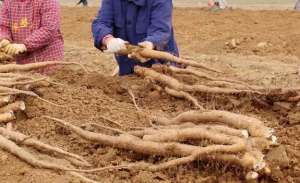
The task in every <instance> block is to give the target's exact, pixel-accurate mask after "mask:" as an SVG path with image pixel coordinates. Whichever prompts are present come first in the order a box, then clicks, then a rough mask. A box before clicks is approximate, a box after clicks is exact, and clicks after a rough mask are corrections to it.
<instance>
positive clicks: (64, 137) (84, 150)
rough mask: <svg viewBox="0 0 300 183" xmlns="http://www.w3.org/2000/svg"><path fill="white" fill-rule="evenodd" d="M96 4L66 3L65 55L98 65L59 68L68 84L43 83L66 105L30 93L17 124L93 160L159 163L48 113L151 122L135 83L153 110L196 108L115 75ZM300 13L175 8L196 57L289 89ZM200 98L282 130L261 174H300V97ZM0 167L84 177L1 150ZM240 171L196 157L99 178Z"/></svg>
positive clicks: (32, 174) (7, 182)
mask: <svg viewBox="0 0 300 183" xmlns="http://www.w3.org/2000/svg"><path fill="white" fill-rule="evenodd" d="M96 11H97V9H96V8H63V32H64V35H65V42H66V49H65V56H66V58H65V60H66V61H76V62H80V63H83V64H84V65H85V66H86V67H87V68H88V69H89V70H90V71H91V73H89V74H86V73H84V72H83V71H81V70H80V69H79V68H77V67H64V68H63V69H61V70H60V71H58V72H57V73H56V74H54V75H53V76H51V77H52V78H53V79H54V81H56V82H60V83H62V84H63V86H60V85H57V86H52V87H49V88H42V89H39V91H38V92H39V93H41V94H42V95H43V97H44V98H46V99H48V100H51V101H52V102H55V103H57V104H61V105H64V106H65V108H58V107H54V106H49V104H46V103H43V102H41V101H38V100H36V99H32V98H27V99H26V100H27V103H28V105H27V110H26V112H25V113H23V114H20V115H19V119H18V120H17V121H16V123H15V127H16V130H18V131H21V132H23V133H25V134H28V135H30V136H32V137H35V138H38V139H40V140H41V141H43V142H46V143H49V144H51V145H54V146H58V147H61V148H63V149H65V150H68V151H70V152H73V153H77V154H79V155H82V156H84V158H86V159H87V160H88V161H89V162H91V163H92V164H93V165H94V166H95V167H103V166H106V165H114V164H120V163H125V162H134V161H138V160H144V161H149V162H153V161H156V160H157V157H145V156H140V155H138V154H135V153H132V152H128V151H123V150H117V149H113V148H110V147H105V146H100V145H98V144H93V143H90V142H86V141H83V140H82V139H80V138H78V137H77V136H76V135H74V134H72V133H70V131H68V130H66V129H65V128H62V127H60V126H58V125H56V124H54V123H53V122H50V121H49V120H45V119H44V118H42V116H43V115H49V116H53V117H57V118H61V119H64V120H66V121H70V122H72V123H74V124H76V125H81V124H84V123H88V122H95V123H99V124H105V125H109V126H113V124H111V123H109V122H107V121H105V120H103V118H102V117H108V118H110V119H113V120H115V121H117V122H119V123H121V124H122V125H123V126H124V129H126V128H130V127H133V126H134V127H137V126H147V125H148V123H147V120H146V119H144V118H142V117H140V116H139V115H138V114H137V112H136V110H135V108H134V105H133V104H132V101H131V98H130V96H129V94H128V93H127V91H126V89H124V88H126V87H127V86H131V87H132V86H136V87H134V88H135V89H134V90H133V92H134V94H135V95H136V97H137V103H138V105H139V107H140V108H143V109H145V110H149V111H151V112H153V113H155V114H157V113H159V114H162V115H166V116H174V115H175V114H177V113H179V112H182V111H186V110H189V109H191V108H193V107H192V106H191V105H190V103H189V102H187V101H184V100H179V99H175V98H172V97H169V96H168V95H166V94H163V93H162V94H160V93H158V92H155V91H152V90H151V89H150V88H149V87H148V86H147V84H145V81H144V80H143V79H141V78H138V77H136V76H128V77H123V78H119V77H110V76H109V74H110V72H111V71H112V70H113V68H114V66H115V63H114V61H113V58H112V56H111V55H108V54H103V53H101V52H99V51H97V50H96V49H94V48H93V46H92V42H91V34H90V25H91V21H92V19H93V17H94V15H95V14H96ZM299 18H300V14H298V13H295V12H291V11H246V10H228V11H224V12H218V13H213V12H209V11H207V10H205V9H176V10H175V17H174V24H175V31H176V37H177V40H178V44H179V46H180V50H181V54H182V55H183V56H186V57H192V58H195V59H197V60H199V61H201V62H203V63H206V64H209V65H211V66H213V67H216V68H219V69H221V70H223V71H225V72H226V75H228V76H231V77H235V78H239V79H241V80H243V81H247V82H249V83H252V84H257V85H261V86H265V87H269V86H281V87H288V86H289V87H290V86H299V85H300V79H299V73H298V65H299V59H298V57H297V56H300V48H299V46H298V45H299V44H300V36H299V35H300V34H299V33H298V32H299V28H300V23H299ZM232 39H235V41H232ZM226 42H228V44H227V45H226V44H225V43H226ZM232 42H237V43H238V44H236V45H234V44H232ZM262 42H263V44H260V45H259V46H257V45H258V44H259V43H262ZM264 42H265V43H264ZM261 45H263V46H261ZM193 82H197V80H195V81H193ZM197 98H198V99H199V101H201V103H202V104H203V105H204V106H205V107H206V108H208V109H226V110H230V111H234V112H238V113H242V114H247V115H250V116H255V117H257V118H259V119H262V120H264V121H266V124H267V125H268V126H270V127H273V128H275V130H276V135H277V136H278V138H279V142H280V143H281V144H282V146H280V147H279V150H278V149H275V150H274V151H272V152H269V156H267V158H268V159H269V161H270V162H274V166H273V174H272V176H270V177H262V178H261V182H300V166H299V163H298V162H299V161H300V156H299V153H300V137H299V133H300V126H299V124H300V123H298V122H300V121H298V122H297V115H298V116H299V114H300V112H299V111H300V108H299V106H297V103H292V104H291V106H289V105H287V104H282V103H278V102H277V103H271V104H268V105H263V104H262V103H259V102H257V101H256V100H255V98H253V97H251V96H220V95H198V96H197ZM282 105H284V106H285V107H282ZM295 116H296V117H295ZM114 127H116V126H114ZM0 167H1V168H0V176H1V180H0V182H1V183H2V182H3V183H14V182H18V183H29V182H31V183H40V182H43V183H53V182H59V183H65V182H66V183H67V182H72V183H78V182H80V181H78V180H76V179H74V178H73V177H70V176H69V175H66V174H62V173H57V172H53V171H48V170H41V169H36V168H32V167H31V166H29V165H27V164H25V163H24V162H22V161H20V160H19V159H17V158H15V157H14V156H12V155H10V154H8V153H6V152H4V151H1V150H0ZM242 175H243V172H242V170H240V169H238V168H237V167H233V166H230V165H226V166H224V165H223V166H222V165H219V164H215V163H213V162H197V163H195V164H191V165H186V166H181V167H178V168H176V169H170V170H167V171H163V172H157V173H151V172H146V171H140V172H138V171H125V170H120V171H111V172H108V173H107V172H101V173H97V174H95V175H93V176H91V178H94V179H96V180H99V181H101V182H151V183H152V182H244V177H243V176H242Z"/></svg>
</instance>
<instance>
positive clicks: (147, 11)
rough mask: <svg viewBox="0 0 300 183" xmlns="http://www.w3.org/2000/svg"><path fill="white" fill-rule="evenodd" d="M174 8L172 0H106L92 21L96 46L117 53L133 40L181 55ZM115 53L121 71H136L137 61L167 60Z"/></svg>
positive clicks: (145, 64)
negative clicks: (175, 33)
mask: <svg viewBox="0 0 300 183" xmlns="http://www.w3.org/2000/svg"><path fill="white" fill-rule="evenodd" d="M172 9H173V4H172V0H102V6H101V8H100V10H99V13H98V16H97V17H96V19H95V20H94V21H93V24H92V32H93V37H94V44H95V47H97V48H98V49H100V50H102V51H103V50H105V51H106V52H110V53H117V52H118V51H120V50H121V49H122V48H125V43H126V42H129V43H130V44H133V45H140V46H142V47H145V48H147V49H156V50H161V51H167V52H170V53H172V54H174V55H176V56H178V49H177V45H176V41H175V39H174V33H173V26H172ZM115 57H116V60H117V62H118V65H119V75H126V74H131V73H133V69H134V66H135V65H140V66H145V67H151V66H152V64H155V63H165V61H161V60H160V61H158V60H149V61H147V62H146V63H143V64H142V63H140V62H138V61H136V60H134V59H131V58H129V57H128V56H122V55H117V54H116V55H115ZM145 59H147V58H145Z"/></svg>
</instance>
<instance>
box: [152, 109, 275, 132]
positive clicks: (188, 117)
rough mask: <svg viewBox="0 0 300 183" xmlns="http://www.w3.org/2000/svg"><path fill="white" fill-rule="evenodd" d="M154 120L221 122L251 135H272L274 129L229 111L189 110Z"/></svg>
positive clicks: (166, 122)
mask: <svg viewBox="0 0 300 183" xmlns="http://www.w3.org/2000/svg"><path fill="white" fill-rule="evenodd" d="M153 121H155V122H157V123H158V124H161V125H171V124H180V123H185V122H192V123H196V124H200V123H221V124H224V125H229V126H232V127H234V128H237V129H243V130H247V131H248V132H249V134H250V135H251V136H254V137H266V138H270V137H271V136H272V132H273V130H272V129H270V128H268V127H266V126H265V125H264V122H263V121H260V120H258V119H256V118H253V117H248V116H244V115H241V114H235V113H231V112H228V111H220V110H210V111H187V112H184V113H181V114H179V115H178V116H177V117H175V118H171V119H168V118H164V117H153Z"/></svg>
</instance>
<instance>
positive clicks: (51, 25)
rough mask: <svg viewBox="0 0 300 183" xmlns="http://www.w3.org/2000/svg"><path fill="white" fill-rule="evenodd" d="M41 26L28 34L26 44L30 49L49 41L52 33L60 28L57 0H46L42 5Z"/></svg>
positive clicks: (32, 49)
mask: <svg viewBox="0 0 300 183" xmlns="http://www.w3.org/2000/svg"><path fill="white" fill-rule="evenodd" d="M40 12H41V16H42V17H41V26H40V28H39V29H36V30H34V31H33V32H32V34H31V35H30V36H28V37H27V38H26V39H25V41H24V44H25V45H26V48H27V50H28V51H34V50H36V49H39V48H41V47H43V46H45V45H47V44H48V43H49V41H50V40H51V39H52V35H53V33H54V32H55V31H58V30H59V28H60V8H59V3H58V1H57V0H44V1H42V5H41V10H40Z"/></svg>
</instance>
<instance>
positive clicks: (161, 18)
mask: <svg viewBox="0 0 300 183" xmlns="http://www.w3.org/2000/svg"><path fill="white" fill-rule="evenodd" d="M172 9H173V5H172V0H154V1H153V4H152V7H151V14H150V25H149V27H148V29H147V37H146V38H145V41H150V42H152V43H153V44H154V46H155V47H156V49H161V48H162V47H164V46H165V45H166V44H167V43H168V40H169V38H170V36H171V33H172V11H173V10H172Z"/></svg>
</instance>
